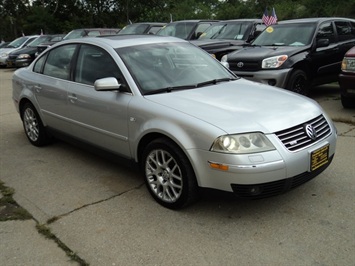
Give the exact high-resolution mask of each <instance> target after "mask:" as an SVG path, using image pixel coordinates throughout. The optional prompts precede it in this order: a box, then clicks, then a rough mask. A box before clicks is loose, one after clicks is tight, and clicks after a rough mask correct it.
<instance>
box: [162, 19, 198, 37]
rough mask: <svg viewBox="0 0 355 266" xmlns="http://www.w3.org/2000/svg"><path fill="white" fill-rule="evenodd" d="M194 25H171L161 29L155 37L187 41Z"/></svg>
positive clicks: (192, 23) (180, 23)
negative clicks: (169, 37) (172, 37)
mask: <svg viewBox="0 0 355 266" xmlns="http://www.w3.org/2000/svg"><path fill="white" fill-rule="evenodd" d="M195 25H196V23H195V22H178V23H172V24H169V25H167V26H165V27H163V28H162V29H161V30H160V31H158V33H157V35H162V36H174V37H178V38H181V39H187V37H189V35H190V33H191V32H192V30H193V29H194V27H195Z"/></svg>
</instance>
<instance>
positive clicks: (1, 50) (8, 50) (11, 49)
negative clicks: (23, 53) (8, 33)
mask: <svg viewBox="0 0 355 266" xmlns="http://www.w3.org/2000/svg"><path fill="white" fill-rule="evenodd" d="M16 49H19V48H1V49H0V54H2V53H7V54H9V53H11V52H12V51H15V50H16Z"/></svg>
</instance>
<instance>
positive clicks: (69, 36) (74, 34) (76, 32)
mask: <svg viewBox="0 0 355 266" xmlns="http://www.w3.org/2000/svg"><path fill="white" fill-rule="evenodd" d="M84 36H85V30H73V31H71V32H69V33H68V34H67V35H66V36H65V37H64V38H63V40H71V39H76V38H82V37H84Z"/></svg>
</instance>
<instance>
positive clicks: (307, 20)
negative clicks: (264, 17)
mask: <svg viewBox="0 0 355 266" xmlns="http://www.w3.org/2000/svg"><path fill="white" fill-rule="evenodd" d="M333 20H346V21H352V22H355V19H350V18H341V17H319V18H299V19H290V20H283V21H280V22H278V24H286V23H307V22H308V23H309V22H313V23H322V22H325V21H333Z"/></svg>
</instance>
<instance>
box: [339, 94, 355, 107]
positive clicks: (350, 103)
mask: <svg viewBox="0 0 355 266" xmlns="http://www.w3.org/2000/svg"><path fill="white" fill-rule="evenodd" d="M341 104H342V105H343V107H344V108H353V107H355V99H353V98H350V97H345V96H344V95H341Z"/></svg>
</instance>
